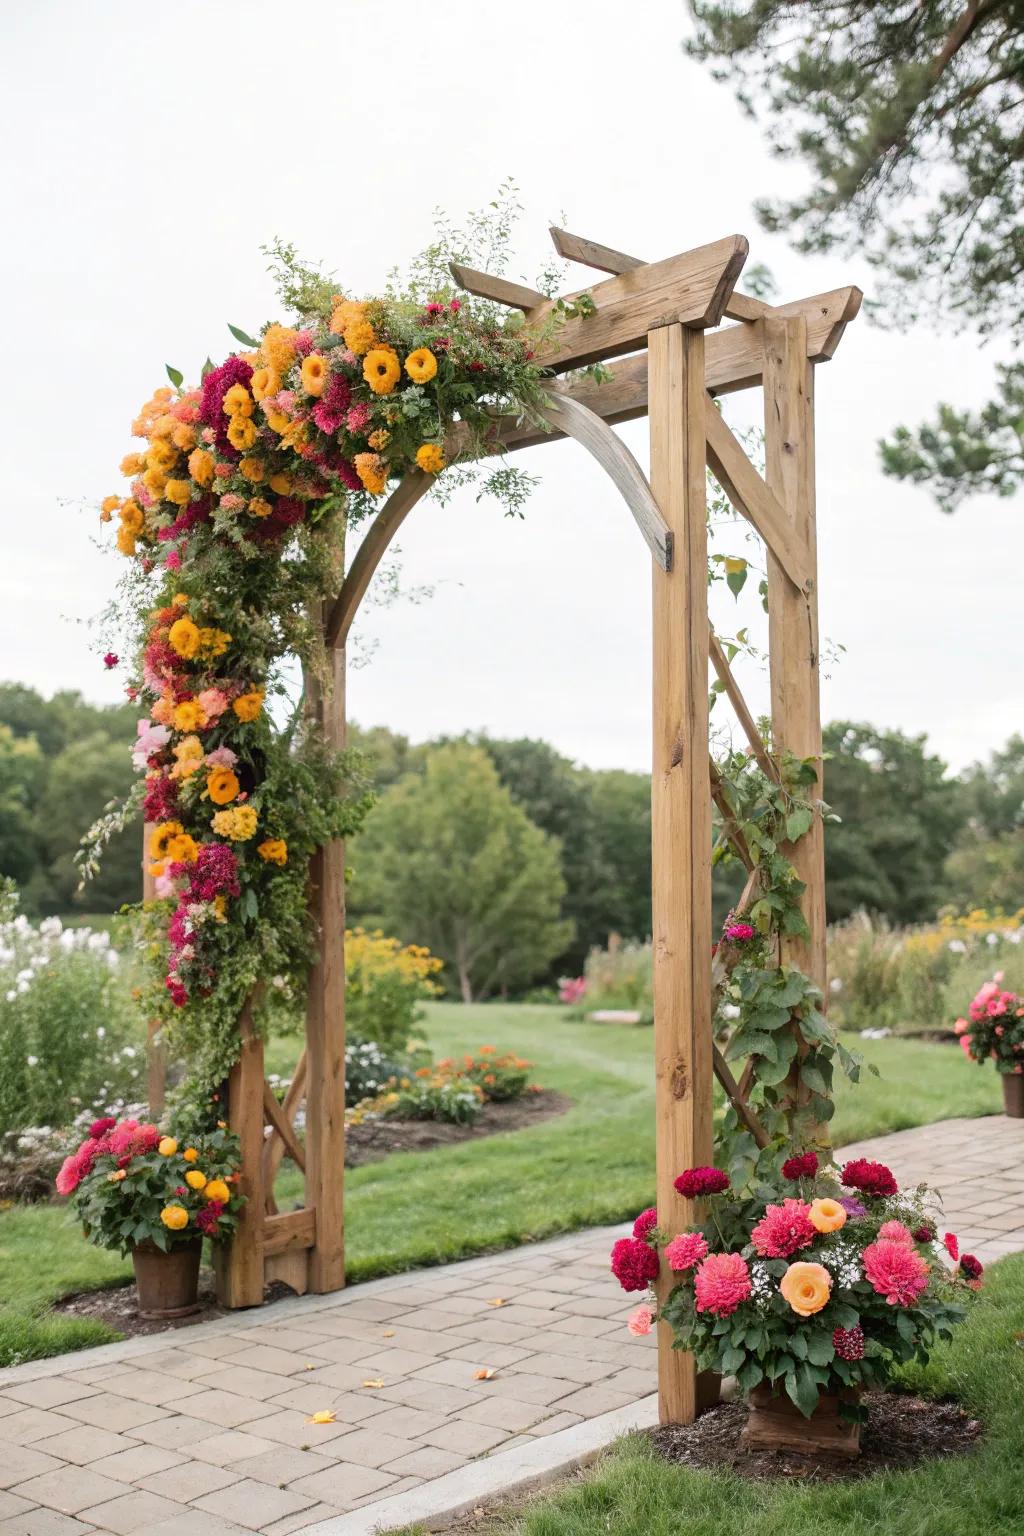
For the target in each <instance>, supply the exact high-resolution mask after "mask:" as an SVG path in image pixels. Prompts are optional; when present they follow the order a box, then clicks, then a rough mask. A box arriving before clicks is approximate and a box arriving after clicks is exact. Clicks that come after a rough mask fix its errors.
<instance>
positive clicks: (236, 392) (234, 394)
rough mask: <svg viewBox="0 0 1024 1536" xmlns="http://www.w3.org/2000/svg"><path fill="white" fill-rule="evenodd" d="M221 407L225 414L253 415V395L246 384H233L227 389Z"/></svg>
mask: <svg viewBox="0 0 1024 1536" xmlns="http://www.w3.org/2000/svg"><path fill="white" fill-rule="evenodd" d="M221 409H222V410H223V412H224V415H225V416H251V415H252V412H253V404H252V395H250V393H249V391H248V390H247V389H246V387H245V385H244V384H232V386H231V388H230V389H229V390H227V391H226V393H225V395H224V399H223V401H222V402H221Z"/></svg>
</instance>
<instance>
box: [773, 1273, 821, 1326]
mask: <svg viewBox="0 0 1024 1536" xmlns="http://www.w3.org/2000/svg"><path fill="white" fill-rule="evenodd" d="M779 1290H780V1291H781V1292H782V1295H783V1296H784V1297H785V1299H786V1300H787V1301H788V1302H789V1304H790V1306H791V1307H792V1308H793V1311H794V1312H796V1313H797V1314H798V1316H800V1317H813V1316H814V1314H815V1312H820V1311H821V1309H822V1307H823V1306H825V1305H826V1303H827V1302H828V1298H829V1296H830V1295H831V1292H832V1276H831V1275H830V1274H829V1272H828V1270H827V1269H826V1268H825V1266H824V1265H823V1264H807V1263H805V1262H803V1261H800V1262H799V1263H796V1264H791V1265H790V1266H789V1268H788V1269H787V1270H786V1273H785V1274H784V1275H783V1277H782V1279H781V1280H780V1281H779Z"/></svg>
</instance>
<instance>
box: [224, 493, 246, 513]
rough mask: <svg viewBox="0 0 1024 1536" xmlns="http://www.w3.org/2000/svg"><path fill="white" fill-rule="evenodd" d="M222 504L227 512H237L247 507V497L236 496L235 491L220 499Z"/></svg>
mask: <svg viewBox="0 0 1024 1536" xmlns="http://www.w3.org/2000/svg"><path fill="white" fill-rule="evenodd" d="M220 504H221V506H222V507H223V508H224V510H225V512H237V511H238V509H239V507H244V506H245V497H244V496H236V495H235V493H234V491H227V492H226V493H225V494H224V495H223V496H222V497H221V499H220Z"/></svg>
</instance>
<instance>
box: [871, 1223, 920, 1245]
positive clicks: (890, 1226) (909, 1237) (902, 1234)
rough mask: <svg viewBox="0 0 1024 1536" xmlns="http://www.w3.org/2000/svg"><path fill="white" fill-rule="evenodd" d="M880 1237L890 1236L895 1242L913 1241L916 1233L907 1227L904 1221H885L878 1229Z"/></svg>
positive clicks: (891, 1240) (890, 1239)
mask: <svg viewBox="0 0 1024 1536" xmlns="http://www.w3.org/2000/svg"><path fill="white" fill-rule="evenodd" d="M878 1235H879V1237H885V1238H888V1239H889V1241H890V1242H893V1243H913V1241H914V1234H913V1233H912V1232H911V1231H910V1229H909V1227H905V1226H904V1225H903V1223H902V1221H885V1222H883V1223H882V1225H881V1226H880V1227H879V1229H878Z"/></svg>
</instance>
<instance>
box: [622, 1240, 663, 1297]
mask: <svg viewBox="0 0 1024 1536" xmlns="http://www.w3.org/2000/svg"><path fill="white" fill-rule="evenodd" d="M612 1274H613V1275H614V1276H615V1278H616V1280H617V1281H618V1282H619V1284H620V1285H621V1286H622V1289H623V1290H624V1291H643V1290H646V1289H647V1287H648V1285H649V1284H650V1283H651V1281H652V1280H655V1279H657V1276H658V1255H657V1254H656V1253H655V1251H654V1249H653V1248H652V1247H651V1246H650V1244H648V1243H644V1242H641V1240H640V1239H639V1238H638V1237H620V1238H619V1240H618V1242H617V1243H616V1244H615V1245H614V1246H613V1248H612Z"/></svg>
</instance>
